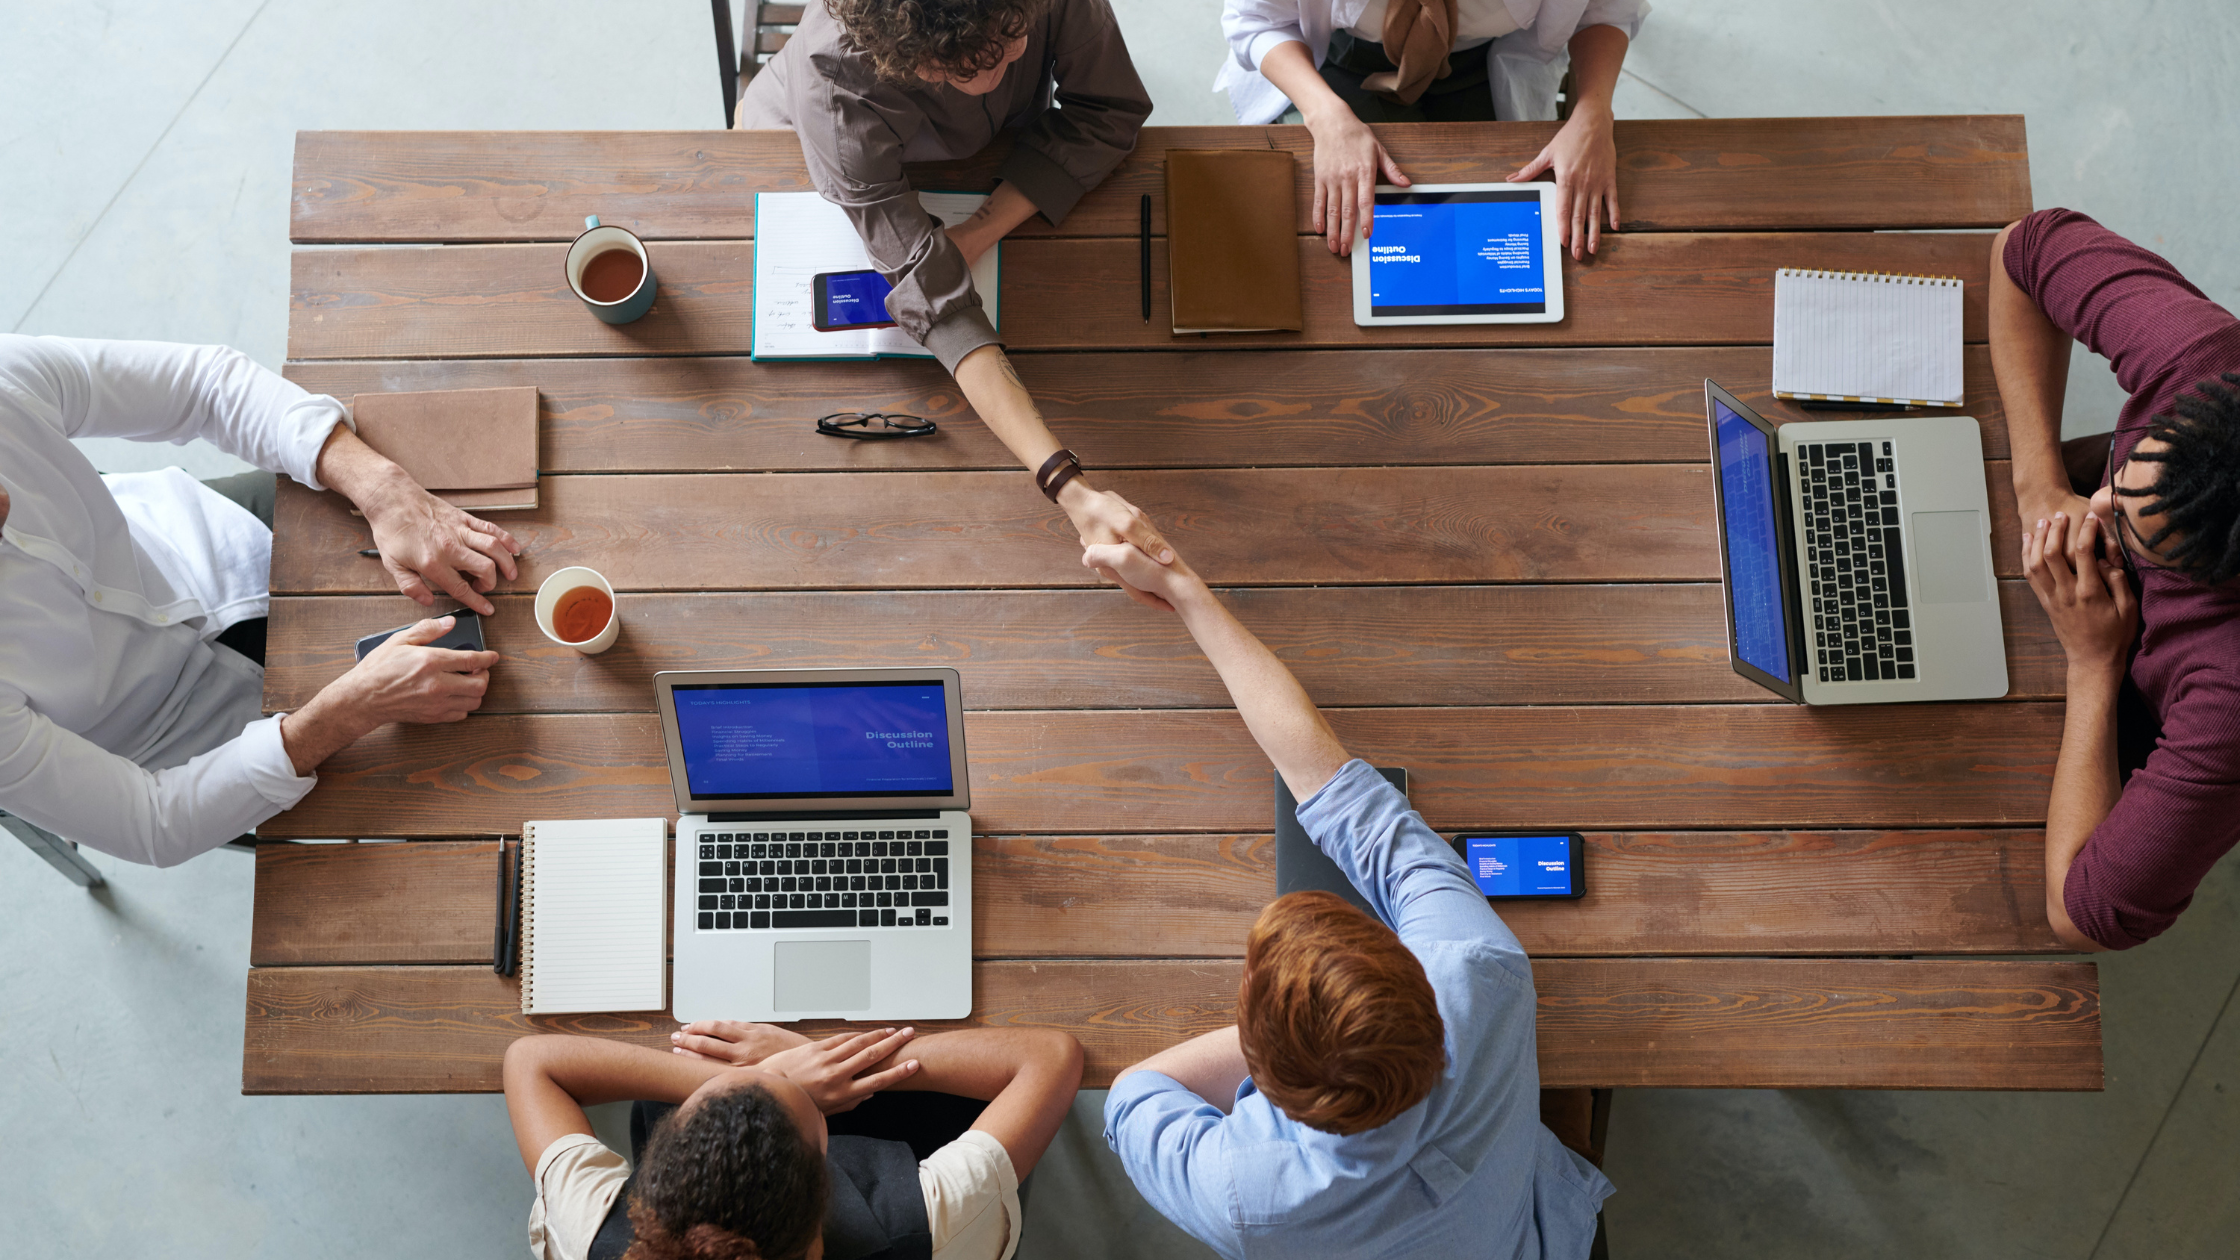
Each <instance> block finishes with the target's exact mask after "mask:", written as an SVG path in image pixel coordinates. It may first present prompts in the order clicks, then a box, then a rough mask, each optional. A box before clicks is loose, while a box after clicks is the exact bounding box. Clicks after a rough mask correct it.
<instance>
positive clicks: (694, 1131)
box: [505, 1020, 1081, 1260]
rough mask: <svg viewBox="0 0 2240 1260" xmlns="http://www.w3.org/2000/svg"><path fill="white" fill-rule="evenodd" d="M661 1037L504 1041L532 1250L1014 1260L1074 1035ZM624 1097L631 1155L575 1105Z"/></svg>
mask: <svg viewBox="0 0 2240 1260" xmlns="http://www.w3.org/2000/svg"><path fill="white" fill-rule="evenodd" d="M670 1040H671V1043H672V1047H671V1050H670V1051H669V1052H666V1053H665V1052H662V1051H659V1050H649V1049H646V1048H643V1047H640V1046H628V1045H623V1044H621V1043H619V1042H613V1041H606V1040H603V1039H601V1038H597V1037H568V1036H538V1037H523V1038H521V1039H520V1040H518V1041H516V1042H514V1043H513V1044H512V1045H511V1046H509V1047H507V1049H506V1060H505V1089H506V1111H507V1113H508V1114H509V1115H510V1116H511V1117H512V1119H513V1134H514V1138H515V1140H516V1141H517V1142H518V1144H519V1145H520V1148H521V1162H522V1163H523V1164H524V1165H526V1166H527V1167H528V1169H529V1173H530V1175H531V1176H532V1177H534V1178H535V1179H536V1185H537V1198H536V1203H535V1205H534V1206H533V1207H532V1208H531V1209H530V1212H529V1250H530V1254H532V1255H534V1256H536V1257H538V1258H539V1260H820V1258H821V1257H826V1256H830V1257H834V1258H835V1260H870V1258H873V1257H880V1258H884V1257H894V1258H895V1260H905V1258H915V1260H934V1258H938V1260H1010V1256H1011V1254H1012V1253H1013V1252H1014V1251H1016V1250H1017V1249H1018V1245H1019V1231H1020V1227H1021V1226H1022V1225H1023V1223H1024V1220H1025V1211H1024V1208H1023V1206H1022V1204H1021V1197H1022V1196H1021V1189H1020V1185H1019V1183H1020V1182H1021V1181H1022V1180H1024V1179H1025V1178H1026V1176H1027V1174H1028V1173H1030V1172H1032V1171H1033V1170H1034V1166H1035V1162H1036V1161H1037V1160H1039V1159H1041V1158H1042V1153H1043V1151H1044V1150H1046V1149H1047V1148H1048V1147H1049V1145H1050V1139H1051V1137H1052V1136H1053V1135H1055V1134H1056V1133H1057V1131H1058V1125H1059V1123H1060V1122H1061V1121H1063V1120H1064V1119H1065V1115H1066V1111H1067V1109H1068V1108H1069V1107H1071V1106H1072V1104H1073V1097H1074V1094H1075V1092H1076V1091H1077V1090H1078V1089H1079V1088H1080V1085H1081V1047H1080V1045H1079V1043H1077V1042H1075V1041H1074V1039H1073V1038H1072V1037H1070V1036H1068V1035H1067V1034H1065V1033H1062V1032H1055V1031H1051V1030H1048V1029H1030V1028H1007V1029H969V1030H966V1031H962V1032H952V1033H937V1034H934V1035H931V1036H927V1037H923V1038H914V1031H913V1030H912V1029H909V1028H902V1029H893V1028H889V1029H881V1030H874V1031H871V1032H863V1033H843V1034H840V1035H838V1036H834V1037H828V1038H826V1039H824V1040H822V1041H810V1040H809V1039H808V1038H806V1037H803V1036H801V1035H800V1034H799V1033H795V1032H790V1031H788V1030H786V1029H783V1028H778V1027H775V1026H773V1025H769V1024H741V1023H733V1022H731V1021H728V1020H713V1021H707V1022H704V1023H697V1024H688V1025H686V1026H685V1027H684V1028H682V1029H680V1030H679V1031H678V1032H676V1033H674V1034H671V1038H670ZM883 1091H897V1092H883ZM934 1091H937V1092H934ZM623 1099H634V1100H637V1102H636V1105H635V1106H634V1107H633V1108H632V1110H631V1116H630V1131H631V1132H630V1137H631V1142H630V1146H631V1160H630V1161H628V1162H626V1161H625V1160H624V1159H623V1157H622V1155H621V1154H620V1153H619V1152H617V1151H613V1150H610V1149H608V1148H607V1146H606V1145H605V1144H604V1143H602V1142H601V1141H600V1140H599V1139H598V1137H597V1136H596V1135H595V1134H593V1133H592V1131H591V1124H590V1121H589V1120H588V1119H587V1118H586V1117H585V1115H584V1111H583V1109H584V1107H586V1106H588V1105H590V1104H592V1103H601V1102H617V1101H621V1100H623ZM633 1163H634V1164H635V1168H634V1169H633V1167H632V1164H633Z"/></svg>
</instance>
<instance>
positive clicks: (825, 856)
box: [695, 827, 970, 932]
mask: <svg viewBox="0 0 2240 1260" xmlns="http://www.w3.org/2000/svg"><path fill="white" fill-rule="evenodd" d="M695 840H696V842H697V843H698V844H699V846H700V865H699V871H700V874H699V888H698V892H697V893H696V895H697V896H698V898H699V906H698V909H697V912H696V913H697V915H698V918H697V920H696V922H697V925H698V927H699V930H700V931H703V932H738V931H756V930H764V929H776V928H870V927H897V928H899V927H947V926H949V862H950V860H951V859H950V856H949V832H948V831H947V829H945V828H929V829H926V830H907V829H903V828H894V829H891V830H888V829H881V830H869V829H865V828H860V827H859V828H857V829H854V830H840V831H830V830H824V831H737V830H733V831H703V832H701V833H700V834H699V835H698V836H697V837H695ZM963 852H964V851H962V850H960V853H963ZM957 860H959V861H967V860H970V859H969V857H968V856H960V857H959V858H958V859H957Z"/></svg>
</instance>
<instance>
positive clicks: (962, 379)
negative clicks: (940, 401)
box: [957, 345, 1081, 482]
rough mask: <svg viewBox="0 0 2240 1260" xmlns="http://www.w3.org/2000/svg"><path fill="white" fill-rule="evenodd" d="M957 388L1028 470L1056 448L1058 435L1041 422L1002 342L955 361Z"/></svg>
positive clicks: (1039, 464) (1032, 468) (1037, 465)
mask: <svg viewBox="0 0 2240 1260" xmlns="http://www.w3.org/2000/svg"><path fill="white" fill-rule="evenodd" d="M957 388H958V389H960V390H962V391H963V392H964V398H965V401H966V402H968V403H971V404H972V409H973V411H975V412H977V413H979V416H980V420H981V423H983V424H985V425H987V426H988V431H989V432H991V433H993V434H995V435H996V440H997V441H999V442H1002V443H1003V445H1004V447H1005V449H1007V450H1009V451H1010V452H1011V455H1012V458H1014V459H1016V460H1018V461H1019V463H1020V465H1021V466H1022V467H1024V468H1025V469H1026V470H1027V471H1028V472H1034V471H1035V470H1037V469H1039V468H1041V467H1042V465H1043V462H1044V461H1045V460H1047V459H1049V458H1050V456H1051V455H1053V454H1055V453H1056V452H1057V450H1058V439H1057V438H1055V437H1053V436H1051V433H1050V426H1048V425H1046V424H1044V423H1043V422H1042V412H1041V411H1039V410H1038V409H1037V408H1036V407H1035V405H1034V398H1033V396H1032V395H1030V394H1028V393H1027V387H1026V386H1025V385H1024V384H1022V383H1021V382H1020V380H1019V374H1018V373H1017V372H1016V371H1014V370H1012V367H1011V359H1010V357H1009V356H1008V355H1006V354H1004V352H1003V347H1002V346H998V345H986V346H982V347H980V348H979V349H977V350H975V351H973V352H972V353H971V354H968V355H966V356H965V357H964V359H963V361H962V362H960V363H958V364H957ZM1074 480H1075V481H1077V482H1078V481H1080V480H1081V478H1078V477H1077V478H1075V479H1074Z"/></svg>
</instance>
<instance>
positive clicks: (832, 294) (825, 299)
mask: <svg viewBox="0 0 2240 1260" xmlns="http://www.w3.org/2000/svg"><path fill="white" fill-rule="evenodd" d="M814 283H815V285H816V290H817V301H816V306H815V308H814V309H813V310H812V312H811V313H810V316H809V322H810V323H812V324H814V325H816V329H817V331H818V332H846V331H848V330H849V329H851V328H892V327H894V321H893V320H891V319H888V318H887V295H888V294H889V293H892V292H894V286H893V285H891V284H888V283H887V278H886V277H885V276H882V275H880V274H879V273H878V272H876V271H820V272H818V273H817V275H816V279H815V281H814Z"/></svg>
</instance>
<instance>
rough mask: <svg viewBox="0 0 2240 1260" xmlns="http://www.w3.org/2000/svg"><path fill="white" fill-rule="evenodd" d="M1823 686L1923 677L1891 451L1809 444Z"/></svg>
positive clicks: (1808, 535) (1805, 468) (1805, 474)
mask: <svg viewBox="0 0 2240 1260" xmlns="http://www.w3.org/2000/svg"><path fill="white" fill-rule="evenodd" d="M1797 467H1798V468H1799V469H1800V470H1802V475H1801V478H1800V483H1801V487H1802V489H1803V491H1804V512H1805V515H1804V540H1805V551H1806V560H1807V563H1806V575H1807V576H1808V577H1809V579H1810V582H1811V587H1812V617H1813V631H1812V634H1813V652H1814V654H1815V659H1816V660H1817V661H1818V664H1819V667H1820V681H1821V682H1824V683H1840V682H1889V681H1895V680H1900V679H1907V678H1912V677H1913V676H1914V658H1913V622H1912V617H1911V614H1910V612H1909V611H1908V609H1907V607H1906V568H1905V546H1904V543H1903V542H1902V538H1903V535H1902V534H1901V533H1900V530H1899V525H1898V470H1897V465H1896V462H1895V461H1894V460H1893V459H1892V458H1891V454H1890V443H1888V442H1883V443H1881V444H1880V447H1879V449H1878V448H1877V444H1876V443H1873V442H1799V443H1798V444H1797Z"/></svg>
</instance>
